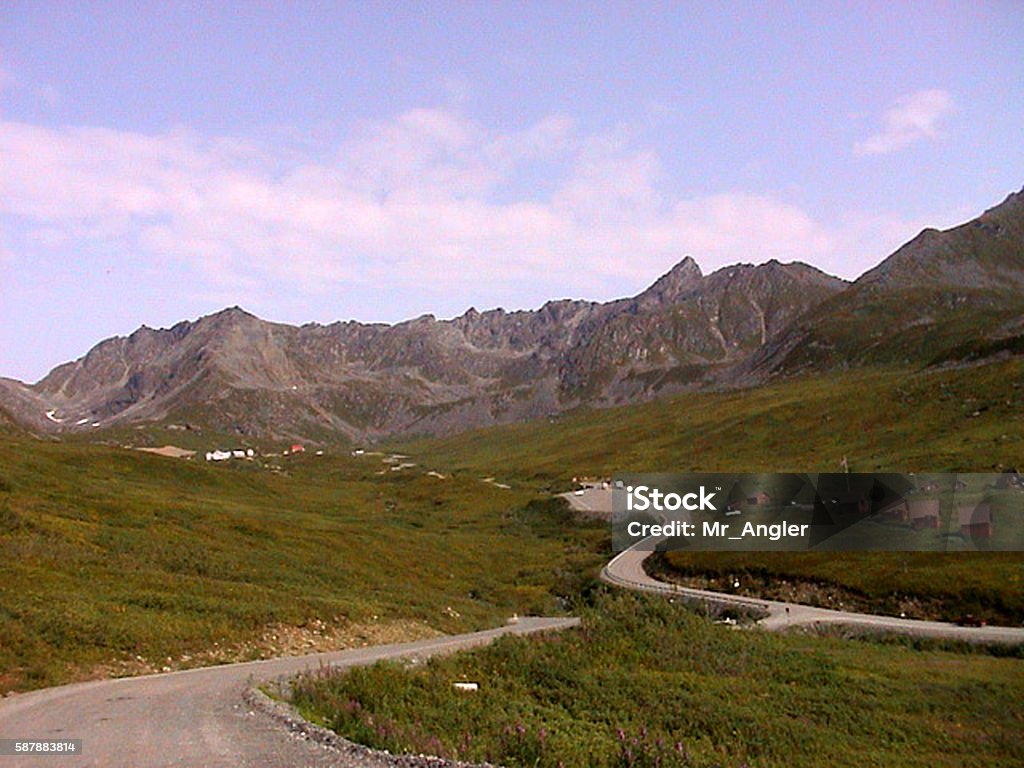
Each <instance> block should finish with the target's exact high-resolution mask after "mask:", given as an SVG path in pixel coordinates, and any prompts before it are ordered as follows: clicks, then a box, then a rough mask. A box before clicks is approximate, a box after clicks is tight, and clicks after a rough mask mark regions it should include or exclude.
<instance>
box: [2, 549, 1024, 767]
mask: <svg viewBox="0 0 1024 768" xmlns="http://www.w3.org/2000/svg"><path fill="white" fill-rule="evenodd" d="M655 543H656V541H652V540H651V539H644V540H643V541H641V542H638V543H637V544H635V545H633V547H631V548H630V549H627V550H626V551H624V552H621V553H619V554H618V555H617V556H616V557H614V558H613V559H612V560H611V561H610V562H609V563H608V565H606V566H605V567H604V569H603V570H602V571H601V578H602V579H603V580H604V581H606V582H608V583H609V584H614V585H616V586H620V587H626V588H628V589H637V590H640V591H643V592H652V593H656V594H670V595H673V596H676V597H679V598H680V599H682V600H686V601H689V602H694V603H699V604H702V605H711V606H714V607H720V608H729V607H732V608H742V609H748V610H750V611H752V612H754V613H756V614H759V615H761V616H763V617H764V618H762V619H761V620H760V622H759V625H760V626H762V627H764V628H765V629H769V630H780V629H786V628H788V627H798V626H814V625H818V626H825V625H838V626H843V627H849V628H850V629H852V630H855V631H861V632H872V633H879V634H897V635H905V636H909V637H922V638H936V639H942V640H962V641H966V642H969V643H1005V644H1009V645H1016V644H1019V643H1024V627H961V626H958V625H956V624H947V623H945V622H941V621H916V620H913V619H900V618H896V617H894V616H878V615H876V614H868V613H854V612H851V611H833V610H829V609H827V608H814V607H812V606H809V605H800V604H798V603H783V602H778V601H776V600H757V599H753V598H749V597H741V596H738V595H730V594H727V593H722V592H709V591H707V590H703V589H690V588H687V587H680V586H678V585H675V584H666V583H665V582H663V581H658V580H656V579H653V578H651V577H650V576H648V575H647V573H646V572H645V571H644V567H643V562H644V560H646V559H647V558H648V557H649V556H650V555H651V554H652V553H651V551H650V550H652V549H653V546H652V545H653V544H655ZM640 547H644V549H646V550H647V551H642V550H641V549H640ZM0 768H2V767H0Z"/></svg>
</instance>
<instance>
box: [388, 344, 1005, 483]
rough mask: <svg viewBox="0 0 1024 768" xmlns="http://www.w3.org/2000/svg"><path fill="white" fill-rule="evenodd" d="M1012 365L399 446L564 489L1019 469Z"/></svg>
mask: <svg viewBox="0 0 1024 768" xmlns="http://www.w3.org/2000/svg"><path fill="white" fill-rule="evenodd" d="M1022 425H1024V360H1020V359H1016V360H1010V361H1004V362H998V363H992V364H989V365H983V366H972V367H964V368H955V369H945V370H926V371H913V370H905V369H884V370H879V369H871V370H864V369H861V370H850V371H842V372H838V373H832V374H824V375H816V376H805V377H800V378H796V379H793V380H789V381H786V382H780V383H775V384H772V385H770V386H766V387H761V388H757V389H749V390H738V391H732V392H721V393H696V394H688V395H682V396H676V397H671V398H665V399H663V400H657V401H654V402H651V403H645V404H642V405H635V406H626V407H622V408H609V409H603V410H586V411H583V412H578V413H575V414H572V415H568V416H562V417H557V418H552V419H548V420H539V421H535V422H530V423H527V424H518V425H512V426H505V427H497V428H492V429H487V430H478V431H475V432H467V433H463V434H460V435H456V436H454V437H451V438H447V439H442V440H431V441H420V442H414V443H410V444H406V445H405V446H404V447H405V448H406V449H407V450H408V452H411V453H414V454H418V455H422V453H424V452H426V451H429V453H430V455H431V456H432V457H434V459H435V460H436V461H437V462H439V463H444V464H445V465H447V466H450V467H451V468H453V469H461V470H468V471H476V472H494V471H500V472H501V473H502V474H503V475H504V476H505V477H506V478H510V479H513V480H519V481H523V482H531V483H536V484H542V485H543V484H548V485H550V486H552V487H557V488H562V489H567V488H568V487H569V486H570V481H571V478H572V477H573V476H574V475H588V474H589V475H610V474H612V473H614V472H675V471H705V472H715V471H721V472H809V471H829V472H836V471H839V466H840V461H841V460H842V458H843V457H844V456H846V457H847V458H848V461H849V466H850V471H852V472H874V471H878V470H886V471H897V472H898V471H922V472H924V471H930V472H944V471H960V472H972V471H973V472H988V471H1001V470H1002V469H1004V468H1006V467H1020V468H1022V469H1024V429H1022V428H1021V427H1022Z"/></svg>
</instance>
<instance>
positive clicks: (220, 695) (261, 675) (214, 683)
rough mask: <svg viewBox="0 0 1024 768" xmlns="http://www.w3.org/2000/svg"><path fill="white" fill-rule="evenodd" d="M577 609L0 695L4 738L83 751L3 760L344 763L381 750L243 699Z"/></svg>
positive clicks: (72, 764)
mask: <svg viewBox="0 0 1024 768" xmlns="http://www.w3.org/2000/svg"><path fill="white" fill-rule="evenodd" d="M578 623H579V620H578V619H573V618H558V619H548V618H521V619H519V620H518V621H517V622H515V623H510V624H508V625H506V626H504V627H499V628H497V629H490V630H485V631H483V632H474V633H471V634H465V635H454V636H450V637H440V638H433V639H429V640H420V641H416V642H412V643H402V644H398V645H382V646H376V647H373V648H359V649H354V650H347V651H336V652H333V653H320V654H314V655H310V656H297V657H289V658H283V659H272V660H268V661H254V662H247V663H243V664H227V665H224V666H220V667H206V668H203V669H192V670H187V671H183V672H169V673H167V674H162V675H149V676H146V677H131V678H122V679H120V680H101V681H95V682H89V683H77V684H74V685H65V686H61V687H59V688H48V689H46V690H41V691H33V692H31V693H24V694H17V695H14V696H9V697H7V698H5V699H0V738H8V739H11V738H16V739H57V738H64V739H81V740H82V742H83V743H82V754H81V755H80V756H79V757H71V758H69V757H56V756H40V757H19V756H2V755H0V768H15V766H17V767H18V768H22V767H24V768H34V767H35V766H45V767H46V768H80V767H81V768H84V767H85V766H95V767H97V768H98V767H99V766H104V767H105V768H106V767H108V766H109V767H111V768H113V767H116V766H124V767H125V768H157V767H160V768H162V767H163V766H195V767H196V768H221V767H223V768H228V767H229V766H230V768H246V767H247V766H251V767H252V768H257V767H258V768H304V767H306V766H308V767H309V768H327V767H328V766H330V767H332V768H336V767H338V766H355V765H359V766H366V765H368V764H369V763H373V762H377V763H380V760H372V759H371V760H369V761H368V760H367V758H366V757H365V756H356V755H352V754H345V753H342V752H338V751H335V750H331V749H327V748H325V747H323V746H320V745H319V744H318V743H316V742H313V741H310V740H307V739H303V738H297V737H295V736H293V735H291V734H290V733H289V732H288V730H287V729H286V728H284V727H282V726H281V725H280V723H278V722H277V721H275V720H274V719H273V718H272V717H270V716H269V715H267V714H264V713H262V712H255V711H253V710H252V708H251V707H250V706H249V705H247V704H246V703H245V698H244V696H245V692H246V690H247V689H248V688H249V687H251V686H252V685H253V684H254V683H260V682H266V681H270V680H275V679H279V678H283V677H291V676H294V675H296V674H298V673H300V672H303V671H305V670H315V669H317V668H319V667H321V666H324V665H331V666H334V667H350V666H358V665H362V664H372V663H373V662H375V661H378V660H380V659H393V658H399V657H426V656H431V655H435V654H440V653H446V652H450V651H455V650H460V649H463V648H470V647H473V646H479V645H484V644H486V643H489V642H491V641H492V640H494V639H495V638H497V637H500V636H501V635H506V634H520V635H521V634H529V633H533V632H541V631H545V630H557V629H564V628H566V627H571V626H575V625H576V624H578Z"/></svg>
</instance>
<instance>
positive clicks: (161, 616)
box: [0, 436, 605, 691]
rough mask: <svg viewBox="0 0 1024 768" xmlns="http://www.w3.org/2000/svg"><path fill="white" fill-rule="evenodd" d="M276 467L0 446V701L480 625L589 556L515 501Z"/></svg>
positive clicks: (398, 477)
mask: <svg viewBox="0 0 1024 768" xmlns="http://www.w3.org/2000/svg"><path fill="white" fill-rule="evenodd" d="M277 461H279V462H281V465H282V471H281V472H271V471H268V470H267V469H266V468H263V467H260V466H258V464H256V463H250V462H236V463H234V464H228V465H217V466H213V465H207V464H206V463H205V462H201V461H200V462H195V461H184V460H177V459H169V458H163V457H159V456H151V455H147V454H143V453H139V452H136V451H128V450H124V449H117V448H108V447H103V446H93V445H71V444H65V443H56V442H42V441H37V440H33V439H31V438H28V437H14V436H8V437H7V438H5V439H4V440H3V441H2V443H0V638H2V642H0V691H6V690H11V689H26V688H34V687H39V686H44V685H52V684H56V683H61V682H67V681H69V680H73V679H78V678H81V677H88V676H93V675H96V674H130V673H137V672H146V671H159V670H161V669H163V668H165V667H171V668H177V667H180V666H191V665H195V664H203V663H214V662H218V661H224V660H233V659H240V658H249V657H255V656H259V655H273V654H279V653H282V652H284V653H287V652H292V653H294V652H303V651H309V650H312V649H317V648H324V647H326V645H327V644H330V643H332V642H333V643H334V644H335V645H339V644H340V645H351V644H358V643H360V642H362V643H365V642H369V641H375V640H376V641H380V640H384V641H386V640H395V639H400V638H402V637H407V636H408V637H411V636H412V635H416V634H419V635H425V634H430V633H436V632H438V631H445V632H449V631H462V630H468V629H474V628H480V627H483V626H490V625H494V624H496V623H501V622H502V621H504V620H505V619H506V618H507V617H508V616H510V615H512V614H513V613H515V612H519V613H526V612H535V613H543V612H551V611H555V610H557V608H558V603H557V599H556V594H557V593H558V592H559V590H562V591H564V590H567V589H568V590H572V589H573V588H574V586H573V585H574V584H575V582H576V580H577V579H578V578H579V577H578V573H581V572H583V571H586V572H591V571H593V569H594V568H596V566H597V564H598V563H599V562H600V561H601V560H602V559H603V557H604V552H603V547H604V546H605V545H604V543H603V537H604V531H603V529H601V528H600V527H595V528H594V529H593V530H591V531H589V533H587V532H586V531H584V532H582V533H581V531H580V529H579V528H577V527H575V526H570V525H568V524H566V522H565V520H564V519H563V518H564V512H563V511H562V510H561V508H560V507H559V506H558V505H552V504H550V503H543V502H541V501H539V500H538V498H537V495H536V494H535V493H533V492H531V491H523V490H521V489H519V490H516V489H509V490H505V489H501V488H497V487H495V486H494V485H492V484H488V483H481V482H480V481H479V478H477V477H465V476H463V477H456V478H450V477H449V478H445V479H439V478H436V477H432V476H429V475H426V474H425V473H424V472H423V471H422V470H420V469H417V470H416V471H415V472H413V471H412V470H405V471H402V472H391V471H385V472H384V473H383V474H377V473H378V472H380V471H381V468H382V467H384V468H385V469H386V467H387V465H384V464H382V463H381V461H380V457H367V458H366V459H364V460H356V459H353V458H351V457H348V456H347V455H343V456H341V457H338V456H334V457H332V456H313V455H310V456H308V457H302V456H296V457H289V460H285V459H278V460H277ZM396 633H397V634H396ZM296 634H298V637H296ZM288 638H290V639H291V642H289V644H287V645H283V644H284V643H285V641H286V639H288ZM296 640H298V642H297V643H296V642H294V641H296Z"/></svg>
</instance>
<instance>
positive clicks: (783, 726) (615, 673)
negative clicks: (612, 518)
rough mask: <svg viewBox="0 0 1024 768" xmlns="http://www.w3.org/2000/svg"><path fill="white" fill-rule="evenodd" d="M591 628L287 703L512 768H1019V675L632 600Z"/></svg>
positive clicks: (977, 660)
mask: <svg viewBox="0 0 1024 768" xmlns="http://www.w3.org/2000/svg"><path fill="white" fill-rule="evenodd" d="M581 612H582V616H583V625H582V628H580V629H578V630H569V631H566V632H563V633H560V634H552V635H549V636H547V637H544V638H543V639H524V638H503V639H501V640H500V641H498V642H497V643H495V644H494V645H492V646H489V647H487V648H482V649H479V650H474V651H468V652H464V653H460V654H458V655H455V656H450V657H445V658H435V659H431V660H430V661H428V662H427V663H426V664H422V665H415V666H412V665H403V664H400V663H397V662H390V663H382V664H378V665H375V666H373V667H368V668H363V669H354V670H351V671H348V672H346V673H343V674H342V673H337V672H330V671H324V672H320V673H316V674H311V675H309V676H306V677H303V678H300V679H299V680H297V681H295V683H294V685H293V689H292V690H293V693H292V696H293V702H294V703H295V704H296V705H297V706H298V707H299V709H300V711H302V712H303V714H305V715H306V716H307V717H309V718H311V719H313V720H314V721H316V722H319V723H321V724H323V725H325V726H327V727H330V728H333V729H334V730H336V731H337V732H339V733H341V734H343V735H345V736H347V737H349V738H351V739H354V740H356V741H359V742H361V743H364V744H368V745H370V746H373V747H377V748H380V749H387V750H389V751H392V752H412V753H420V752H427V753H431V754H438V755H443V756H446V757H450V758H458V759H460V760H468V761H473V762H480V761H487V762H491V763H497V764H501V765H508V766H551V768H555V766H567V767H568V766H573V767H576V766H578V767H579V768H594V767H599V766H666V767H668V766H764V767H765V768H768V767H769V766H780V768H781V767H785V768H788V767H789V766H820V765H835V766H863V765H886V766H922V767H923V766H928V767H929V768H931V767H933V766H960V765H1016V764H1020V763H1021V761H1024V739H1022V737H1021V733H1022V731H1021V728H1022V725H1024V718H1022V714H1021V710H1020V706H1019V704H1020V691H1021V689H1022V687H1024V665H1022V662H1021V660H1020V659H1015V658H994V657H991V656H983V655H982V656H969V655H963V654H956V653H948V652H943V651H938V650H920V649H918V650H910V649H908V648H905V647H899V646H889V645H884V644H877V643H864V642H858V641H849V640H844V639H838V638H830V637H815V636H809V635H788V636H787V635H770V634H767V633H763V632H757V631H742V630H736V629H735V628H731V627H728V626H724V625H720V624H714V623H711V622H710V621H708V620H707V619H706V618H705V617H702V616H700V615H699V614H697V613H694V612H690V611H688V610H686V609H683V608H681V607H680V606H678V605H673V604H671V603H669V602H668V601H666V600H664V599H662V598H650V597H643V596H639V595H633V594H627V593H609V592H604V591H601V592H598V593H596V594H594V595H593V596H592V599H591V601H590V604H589V605H588V606H586V607H585V608H583V609H582V611H581ZM460 681H467V682H475V683H477V684H478V686H479V687H478V690H476V691H472V692H469V691H460V690H458V689H456V688H455V687H454V686H453V683H454V682H460Z"/></svg>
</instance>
